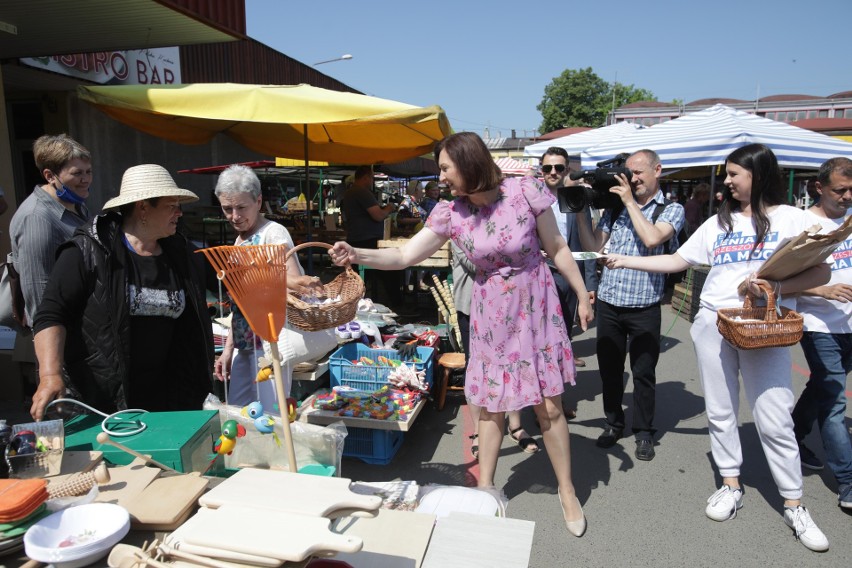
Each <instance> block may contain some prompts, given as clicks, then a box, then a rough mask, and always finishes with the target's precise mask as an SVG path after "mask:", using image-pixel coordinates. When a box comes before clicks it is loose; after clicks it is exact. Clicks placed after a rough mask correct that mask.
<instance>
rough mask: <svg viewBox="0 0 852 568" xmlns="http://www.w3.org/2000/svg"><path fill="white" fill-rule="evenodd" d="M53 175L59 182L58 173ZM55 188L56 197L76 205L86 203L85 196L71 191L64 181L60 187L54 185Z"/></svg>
mask: <svg viewBox="0 0 852 568" xmlns="http://www.w3.org/2000/svg"><path fill="white" fill-rule="evenodd" d="M53 177H54V178H55V179H56V181H57V182H59V176H58V175H56V174H53ZM60 183H61V182H60ZM53 189H55V190H56V197H58V198H59V199H60V200H61V201H64V202H65V203H73V204H74V205H82V204H84V203H86V200H85V199H84V198H83V197H80V196H79V195H77V194H76V193H74V192H73V191H71V189H70V188H69V187H68V186H67V185H65V184H64V183H62V185H61V186H60V187H59V189H57V188H56V186H53Z"/></svg>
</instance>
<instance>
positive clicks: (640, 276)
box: [572, 150, 684, 461]
mask: <svg viewBox="0 0 852 568" xmlns="http://www.w3.org/2000/svg"><path fill="white" fill-rule="evenodd" d="M625 166H626V171H624V170H623V169H620V168H610V169H608V170H606V171H603V172H601V173H600V175H598V171H595V172H583V173H584V174H586V178H584V179H585V181H587V182H590V183H591V184H592V187H593V188H594V189H595V190H596V191H597V192H598V193H600V192H601V191H604V192H606V193H608V194H609V196H608V197H610V199H612V197H617V198H618V201H607V200H603V203H604V204H605V205H608V207H607V208H605V210H604V213H603V215H602V217H601V220H600V222H599V223H598V226H597V228H596V229H595V230H594V231H593V230H592V226H591V223H590V222H589V221H588V218H587V217H586V216H585V215H577V221H578V228H579V230H580V240H581V242H582V244H583V249H584V250H587V251H594V252H612V253H619V254H624V255H633V256H637V255H641V256H653V255H659V254H667V253H671V252H673V251H674V249H675V248H676V245H677V243H676V242H674V243H673V244H674V245H675V246H670V245H668V241H670V240H674V241H676V240H677V238H676V235H677V233H678V232H679V231H680V229H681V227H682V226H683V223H684V212H683V207H682V206H681V205H680V204H678V203H673V202H670V201H668V200H666V199H665V197H664V196H663V192H662V191H661V190H660V174H661V172H662V165H661V164H660V157H659V156H658V155H657V153H656V152H654V151H653V150H639V151H637V152H634V153H633V154H630V156H629V157H628V158H627V161H626V162H625ZM599 171H600V170H599ZM572 177H574V176H573V175H572ZM588 178H592V179H588ZM598 178H601V179H598ZM602 186H603V190H601V187H602ZM596 201H601V200H599V199H593V200H592V203H593V204H594V203H595V202H596ZM665 281H666V275H665V274H651V273H647V272H639V271H636V270H609V269H607V268H606V267H604V268H603V272H602V273H601V280H600V283H599V284H598V294H597V301H596V306H597V355H598V361H599V363H600V373H601V380H602V382H603V406H604V416H605V419H606V427H605V428H604V431H603V433H602V434H601V435H600V437H599V438H598V441H597V445H598V446H599V447H601V448H609V447H612V446H613V445H615V443H616V442H617V441H618V440H619V439H620V438H621V437H622V436H623V434H624V427H625V418H624V409H623V407H622V399H623V397H624V387H625V384H624V380H623V375H624V361H625V357H626V355H627V353H628V352H629V353H630V370H631V374H632V375H633V403H634V410H633V433H634V435H635V438H636V452H635V455H636V458H637V459H639V460H643V461H650V460H652V459H654V455H655V451H654V439H653V436H654V433H655V430H654V410H655V403H656V392H655V391H656V382H657V378H656V366H657V360H658V359H659V355H660V323H661V315H660V300H661V299H662V296H663V290H664V287H665Z"/></svg>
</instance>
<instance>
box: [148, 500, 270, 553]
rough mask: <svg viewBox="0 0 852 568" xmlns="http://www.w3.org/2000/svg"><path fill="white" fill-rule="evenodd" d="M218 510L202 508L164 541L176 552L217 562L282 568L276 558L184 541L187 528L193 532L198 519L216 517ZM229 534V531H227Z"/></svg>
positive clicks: (223, 540) (221, 543)
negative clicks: (279, 567)
mask: <svg viewBox="0 0 852 568" xmlns="http://www.w3.org/2000/svg"><path fill="white" fill-rule="evenodd" d="M216 514H217V513H216V509H205V508H204V507H202V508H201V509H199V510H198V512H196V513H195V515H194V516H193V517H191V518H190V519H189V520H188V521H186V522H185V523H183V524H182V525H181V526H180V527H178V529H177V530H176V531H174V532H173V533H171V534H169V535H167V536H166V537H165V539H164V542H165V543H166V544H168V545H169V546H171V547H173V548H175V549H176V550H179V551H182V552H189V553H190V554H197V555H199V556H206V557H208V558H214V559H216V560H223V561H226V562H233V563H235V564H248V565H252V566H265V567H267V568H276V567H278V566H281V565H282V564H283V562H282V561H281V560H278V559H276V558H268V557H266V556H257V555H254V554H246V553H243V552H236V551H234V550H229V549H226V548H217V547H210V546H198V545H194V544H190V543H188V542H186V540H185V539H184V536H183V535H184V531H185V530H187V528H188V529H189V530H190V531H191V530H193V528H192V527H193V525H194V524H195V523H198V522H199V521H198V518H201V517H204V516H209V515H216ZM218 532H219V533H220V534H221V532H222V530H221V528H220V530H219V531H218ZM226 532H227V531H226ZM226 541H227V539H226V538H225V539H222V541H221V542H220V543H219V545H220V546H222V545H223V543H224V542H226Z"/></svg>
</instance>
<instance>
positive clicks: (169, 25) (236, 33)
mask: <svg viewBox="0 0 852 568" xmlns="http://www.w3.org/2000/svg"><path fill="white" fill-rule="evenodd" d="M183 4H184V3H183V2H181V1H179V0H172V1H168V0H163V1H157V0H86V1H85V2H68V1H67V0H3V1H2V2H0V57H2V58H16V57H39V56H48V55H63V54H67V53H89V52H93V51H120V50H125V49H142V48H152V47H170V46H175V45H186V44H194V43H211V42H223V41H233V40H235V39H241V38H244V37H245V35H244V28H243V29H242V30H239V29H229V28H228V26H227V25H224V24H222V23H218V22H216V21H214V19H212V18H211V17H210V16H211V14H201V13H198V12H195V11H193V10H192V9H190V8H187V7H185V6H183ZM229 4H230V3H229ZM243 26H244V22H243Z"/></svg>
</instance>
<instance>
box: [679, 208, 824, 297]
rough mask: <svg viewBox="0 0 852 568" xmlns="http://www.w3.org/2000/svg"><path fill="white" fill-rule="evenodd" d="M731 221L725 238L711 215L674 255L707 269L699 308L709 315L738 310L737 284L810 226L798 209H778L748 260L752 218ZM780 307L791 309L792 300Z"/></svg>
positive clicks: (752, 238)
mask: <svg viewBox="0 0 852 568" xmlns="http://www.w3.org/2000/svg"><path fill="white" fill-rule="evenodd" d="M732 217H733V219H732V221H733V230H732V231H731V234H730V235H727V236H726V235H725V230H724V229H722V228H721V227H719V224H718V216H717V215H714V216H712V217H711V218H710V219H708V220H707V221H705V222H704V223H703V224H702V225H701V227H699V228H698V230H697V231H696V232H695V233H693V234H692V236H691V237H689V239H688V240H687V241H686V243H684V244H682V245H681V246H680V248H679V249H678V250H677V254H679V255H680V256H681V257H682V258H683V259H684V260H686V261H687V262H688V263H690V264H693V265H694V264H709V265H710V267H711V268H710V273H709V274H708V275H707V280H706V281H705V282H704V288H703V289H702V291H701V307H702V308H707V309H709V310H713V311H716V310H718V309H719V308H737V307H742V305H743V298H741V297H740V296H739V294H738V293H737V286H739V284H740V282H742V281H743V280H745V278H746V277H747V276H749V275H750V274H752V273H754V272H757V270H758V268H760V266H761V265H762V264H763V263H764V262H765V261H766V259H767V258H769V257H770V256H771V255H772V253H773V252H775V249H776V248H777V247H778V245H779V244H780V243H781V241H783V240H785V239H787V238H792V237H795V236H797V235H799V234H800V233H801V232H802V231H804V230H805V229H807V228H808V227H810V226H811V225H813V223H812V222H810V221H809V220H808V217H807V215H805V212H804V211H802V210H801V209H796V208H795V207H790V206H789V205H779V206H778V207H776V208H775V209H774V210H773V211H772V212H770V213H769V233H768V234H767V236H766V238H765V239H764V243H763V244H762V245H759V246H758V248H757V250H756V252H755V255H754V258H751V256H750V255H751V249H752V246H753V245H754V241H755V237H756V231H755V230H754V226H753V224H752V218H751V217H746V216H744V215H742V214H741V213H734V214H733V216H732ZM781 305H783V306H784V307H787V308H790V309H795V308H796V300H795V297H793V296H790V297H785V298H782V299H781Z"/></svg>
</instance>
